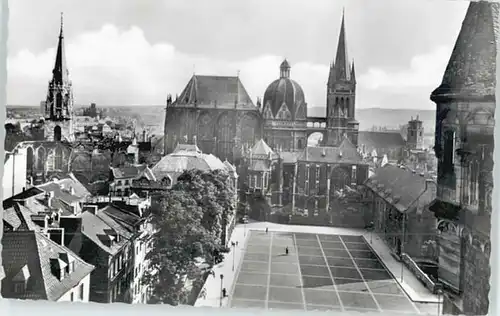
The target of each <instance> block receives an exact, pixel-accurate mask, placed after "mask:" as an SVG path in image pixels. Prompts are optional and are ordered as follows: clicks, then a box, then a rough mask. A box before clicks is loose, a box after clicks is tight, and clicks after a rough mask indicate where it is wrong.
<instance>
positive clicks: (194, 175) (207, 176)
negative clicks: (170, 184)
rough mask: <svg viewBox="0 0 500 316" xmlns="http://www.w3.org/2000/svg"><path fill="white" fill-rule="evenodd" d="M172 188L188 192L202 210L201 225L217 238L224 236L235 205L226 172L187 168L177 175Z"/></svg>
mask: <svg viewBox="0 0 500 316" xmlns="http://www.w3.org/2000/svg"><path fill="white" fill-rule="evenodd" d="M173 189H174V190H184V191H186V192H189V194H190V195H191V196H192V197H193V199H194V200H196V201H197V204H198V206H200V207H201V208H202V210H203V214H204V216H203V226H204V227H205V228H206V229H207V230H209V231H210V232H211V233H212V234H213V235H214V236H216V237H217V238H223V237H224V228H225V227H226V225H227V224H228V220H229V218H230V215H231V214H233V212H234V206H235V205H234V202H235V200H234V192H233V190H232V188H231V186H230V179H229V175H228V174H227V173H226V172H224V171H220V170H215V171H210V172H205V171H201V170H189V171H186V172H184V173H183V174H182V175H181V176H179V178H178V179H177V183H176V185H175V186H174V188H173Z"/></svg>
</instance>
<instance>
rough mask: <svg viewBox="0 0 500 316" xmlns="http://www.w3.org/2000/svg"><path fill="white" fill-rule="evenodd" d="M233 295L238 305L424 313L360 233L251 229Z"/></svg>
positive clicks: (292, 308)
mask: <svg viewBox="0 0 500 316" xmlns="http://www.w3.org/2000/svg"><path fill="white" fill-rule="evenodd" d="M287 247H288V255H287V254H286V253H285V249H286V248H287ZM229 295H230V296H229V299H230V306H231V307H238V308H264V309H284V310H307V311H312V310H319V311H330V310H331V311H351V310H352V311H378V312H382V313H383V312H385V311H386V312H401V313H409V312H410V313H415V312H417V313H420V310H419V309H418V307H417V305H416V304H414V303H413V302H412V301H411V300H410V299H409V298H408V297H407V296H406V294H405V293H404V292H403V291H402V290H401V288H400V286H399V284H398V283H397V282H396V281H395V280H394V279H393V277H392V276H391V274H390V273H389V272H388V271H387V270H386V269H385V267H384V265H383V264H382V263H381V262H380V261H379V259H378V256H377V255H376V254H375V253H373V251H372V250H371V248H370V246H369V245H368V244H367V242H366V241H365V239H364V238H363V237H362V236H343V235H321V234H318V235H317V234H305V233H292V232H290V233H283V232H279V233H278V232H268V233H265V232H261V231H250V236H249V239H248V242H247V246H246V249H245V253H244V255H243V259H242V262H241V263H240V266H239V268H238V272H237V276H236V282H235V284H234V285H233V288H232V293H229Z"/></svg>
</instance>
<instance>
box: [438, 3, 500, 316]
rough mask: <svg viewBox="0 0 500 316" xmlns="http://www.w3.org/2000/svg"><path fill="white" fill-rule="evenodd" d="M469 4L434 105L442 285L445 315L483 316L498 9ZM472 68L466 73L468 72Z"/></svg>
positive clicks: (487, 271) (488, 271)
mask: <svg viewBox="0 0 500 316" xmlns="http://www.w3.org/2000/svg"><path fill="white" fill-rule="evenodd" d="M499 10H500V5H499V4H498V3H494V2H491V3H489V2H484V1H480V2H471V3H470V4H469V8H468V10H467V13H466V15H465V18H464V21H463V23H462V27H461V30H460V33H459V35H458V38H457V41H456V43H455V47H454V49H453V51H452V54H451V56H450V60H449V62H448V66H447V68H446V70H445V73H444V76H443V80H442V83H441V85H440V86H439V87H438V88H437V89H435V90H434V91H433V92H432V94H431V100H432V101H433V102H434V103H436V111H437V113H436V134H435V137H436V138H435V152H436V157H437V159H438V189H437V197H436V200H435V201H434V203H433V205H432V207H431V210H433V211H434V212H435V215H436V217H437V219H438V225H437V228H438V239H437V244H438V248H439V281H440V282H442V283H443V285H444V289H445V292H446V295H445V301H444V306H443V309H444V313H451V314H466V315H485V314H487V313H488V307H489V300H488V296H489V295H488V294H489V290H490V285H489V282H490V280H489V279H490V275H491V269H490V263H489V261H490V252H491V240H490V230H491V212H492V200H491V195H492V191H493V175H492V173H493V149H494V134H493V132H494V126H495V121H494V114H495V99H496V96H495V89H496V55H497V45H498V28H499V26H498V12H499ZM464 69H468V71H464Z"/></svg>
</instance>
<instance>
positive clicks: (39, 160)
mask: <svg viewBox="0 0 500 316" xmlns="http://www.w3.org/2000/svg"><path fill="white" fill-rule="evenodd" d="M45 159H46V157H45V149H44V148H43V147H40V148H38V149H37V151H36V170H37V171H43V170H44V169H45V166H44V163H45Z"/></svg>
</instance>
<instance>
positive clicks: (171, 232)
mask: <svg viewBox="0 0 500 316" xmlns="http://www.w3.org/2000/svg"><path fill="white" fill-rule="evenodd" d="M229 184H230V183H229V176H228V174H227V173H225V172H222V171H210V172H204V171H199V170H191V171H186V172H184V173H183V174H182V175H180V176H179V177H178V179H177V183H176V184H175V185H174V186H173V187H172V189H171V190H168V191H165V192H163V193H161V195H160V196H159V203H155V204H154V207H152V218H151V221H152V224H153V226H154V227H156V228H157V231H156V233H155V234H154V236H153V249H152V251H151V252H150V253H149V254H148V255H147V259H148V260H150V268H151V271H149V272H147V273H146V275H145V277H144V280H143V282H144V283H145V284H147V285H149V286H151V288H152V292H153V293H152V299H151V302H152V303H154V302H162V303H167V304H171V305H177V304H182V303H185V302H186V300H187V299H188V295H189V293H188V292H186V290H185V287H184V285H185V278H186V277H188V278H190V279H195V280H196V279H197V275H199V274H200V273H201V271H200V269H199V268H198V266H197V265H196V262H197V259H199V258H202V259H204V260H205V262H206V263H208V264H210V265H211V264H212V263H214V262H215V261H216V259H218V258H220V256H221V252H222V250H223V249H222V243H221V238H222V237H223V236H224V228H225V225H227V218H228V214H229V212H231V211H232V210H233V207H234V203H233V202H234V200H233V197H234V195H233V193H232V190H231V186H230V185H229Z"/></svg>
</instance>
